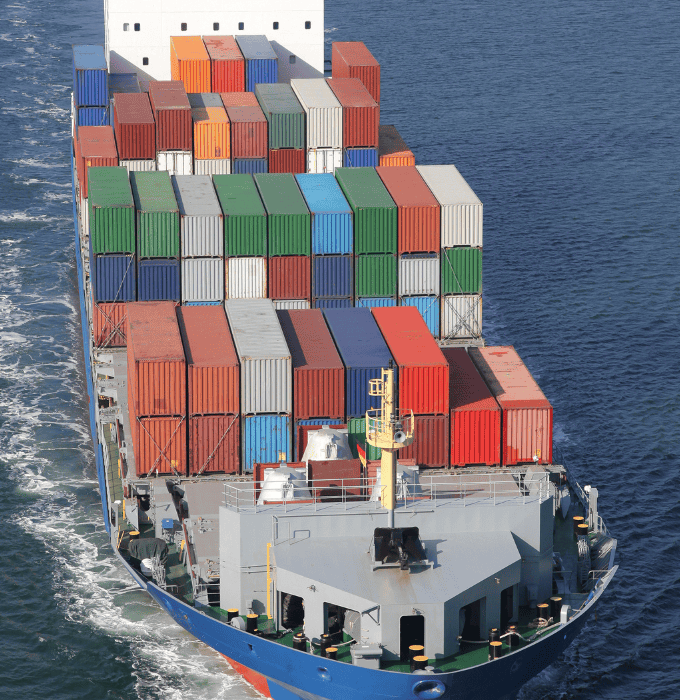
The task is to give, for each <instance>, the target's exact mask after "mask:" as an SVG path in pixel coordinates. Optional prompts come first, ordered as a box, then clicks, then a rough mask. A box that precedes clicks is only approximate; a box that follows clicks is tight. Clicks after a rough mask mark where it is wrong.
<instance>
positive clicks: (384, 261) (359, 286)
mask: <svg viewBox="0 0 680 700" xmlns="http://www.w3.org/2000/svg"><path fill="white" fill-rule="evenodd" d="M354 267H355V290H356V295H357V296H358V297H393V296H395V295H396V294H397V256H396V255H391V254H389V253H387V254H377V255H357V257H356V260H355V265H354Z"/></svg>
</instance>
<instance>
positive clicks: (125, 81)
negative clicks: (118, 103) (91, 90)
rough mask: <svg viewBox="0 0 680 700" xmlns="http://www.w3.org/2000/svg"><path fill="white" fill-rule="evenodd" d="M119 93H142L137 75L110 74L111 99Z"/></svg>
mask: <svg viewBox="0 0 680 700" xmlns="http://www.w3.org/2000/svg"><path fill="white" fill-rule="evenodd" d="M119 92H122V93H133V92H142V88H141V87H140V86H139V78H138V77H137V73H109V97H113V96H114V95H116V94H118V93H119Z"/></svg>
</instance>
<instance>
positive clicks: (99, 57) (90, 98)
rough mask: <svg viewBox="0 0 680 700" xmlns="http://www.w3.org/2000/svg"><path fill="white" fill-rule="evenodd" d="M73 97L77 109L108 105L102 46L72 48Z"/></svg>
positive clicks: (104, 58) (104, 57)
mask: <svg viewBox="0 0 680 700" xmlns="http://www.w3.org/2000/svg"><path fill="white" fill-rule="evenodd" d="M73 97H74V100H75V104H76V106H77V107H106V106H107V105H108V103H109V84H108V66H107V65H106V55H105V54H104V47H103V46H97V45H79V46H74V47H73Z"/></svg>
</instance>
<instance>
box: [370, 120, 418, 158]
mask: <svg viewBox="0 0 680 700" xmlns="http://www.w3.org/2000/svg"><path fill="white" fill-rule="evenodd" d="M378 161H379V165H382V166H385V167H389V166H394V165H397V166H399V165H415V164H416V158H415V156H414V155H413V151H411V150H409V148H408V146H407V145H406V144H405V143H404V139H402V138H401V136H400V135H399V132H398V131H397V129H396V127H394V126H393V125H392V124H381V125H380V126H379V127H378Z"/></svg>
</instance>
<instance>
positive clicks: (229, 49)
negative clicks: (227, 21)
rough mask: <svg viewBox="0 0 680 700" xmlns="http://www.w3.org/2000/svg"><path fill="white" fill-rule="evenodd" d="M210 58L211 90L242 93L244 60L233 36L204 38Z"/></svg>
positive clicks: (244, 87)
mask: <svg viewBox="0 0 680 700" xmlns="http://www.w3.org/2000/svg"><path fill="white" fill-rule="evenodd" d="M203 43H204V44H205V48H206V51H207V52H208V56H210V71H211V88H210V89H211V90H212V91H213V92H243V91H244V90H245V89H246V78H245V60H244V58H243V54H242V53H241V51H240V50H239V48H238V44H237V43H236V39H234V37H233V36H204V37H203Z"/></svg>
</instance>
